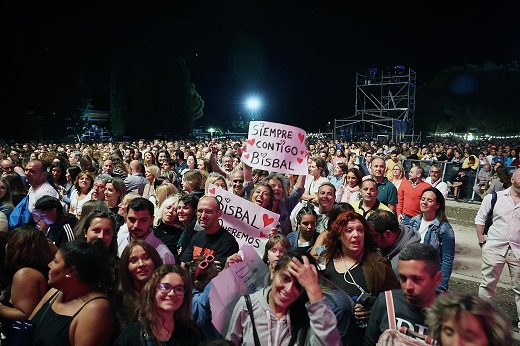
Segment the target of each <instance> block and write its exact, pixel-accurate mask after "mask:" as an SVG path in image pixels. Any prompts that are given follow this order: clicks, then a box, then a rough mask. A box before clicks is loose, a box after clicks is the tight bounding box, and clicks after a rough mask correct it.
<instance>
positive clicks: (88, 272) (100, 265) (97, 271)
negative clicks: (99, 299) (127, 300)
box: [60, 239, 113, 292]
mask: <svg viewBox="0 0 520 346" xmlns="http://www.w3.org/2000/svg"><path fill="white" fill-rule="evenodd" d="M60 253H61V256H62V257H63V260H64V262H65V267H66V268H72V267H74V268H75V269H76V273H77V274H78V277H79V279H80V280H81V281H82V282H83V283H84V284H86V285H88V286H90V287H91V288H92V289H93V290H97V291H103V292H104V291H108V290H109V289H110V287H111V286H112V282H113V273H112V268H113V266H112V265H111V260H110V255H109V253H108V248H107V247H106V245H105V243H104V242H103V240H101V239H95V240H93V241H91V242H90V243H87V242H85V241H83V240H72V241H68V242H65V243H63V244H61V246H60Z"/></svg>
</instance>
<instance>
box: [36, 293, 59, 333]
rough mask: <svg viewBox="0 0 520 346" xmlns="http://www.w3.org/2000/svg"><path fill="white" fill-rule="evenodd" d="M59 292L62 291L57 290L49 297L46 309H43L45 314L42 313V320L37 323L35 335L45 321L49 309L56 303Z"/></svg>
mask: <svg viewBox="0 0 520 346" xmlns="http://www.w3.org/2000/svg"><path fill="white" fill-rule="evenodd" d="M58 293H60V291H58V290H57V291H56V292H54V293H53V294H52V296H51V297H50V298H49V299H47V303H48V304H47V306H46V307H45V310H43V314H42V317H41V318H40V320H39V321H38V323H36V327H35V328H34V335H36V334H37V333H38V329H40V326H41V324H42V322H43V319H44V318H45V315H46V314H47V311H49V309H50V307H51V305H52V303H54V301H55V300H56V297H57V296H58Z"/></svg>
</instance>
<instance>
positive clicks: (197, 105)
mask: <svg viewBox="0 0 520 346" xmlns="http://www.w3.org/2000/svg"><path fill="white" fill-rule="evenodd" d="M190 79H191V76H190V72H189V70H188V67H187V65H186V61H185V60H184V58H183V57H180V56H179V57H176V58H175V59H174V61H173V62H172V64H171V65H170V67H169V69H168V70H167V71H166V73H165V75H164V79H163V81H162V87H161V88H160V90H159V93H158V94H159V95H160V101H159V104H160V106H161V109H160V110H159V113H160V114H159V119H160V120H162V121H164V122H161V123H162V124H172V125H173V127H172V128H171V131H172V132H174V133H176V134H179V135H181V136H185V135H189V134H190V133H191V131H192V129H193V125H194V122H195V120H196V119H198V118H200V117H202V115H203V114H204V101H203V100H202V97H201V96H200V95H199V94H198V93H197V91H196V89H195V85H194V84H193V83H191V81H190ZM161 132H165V131H161Z"/></svg>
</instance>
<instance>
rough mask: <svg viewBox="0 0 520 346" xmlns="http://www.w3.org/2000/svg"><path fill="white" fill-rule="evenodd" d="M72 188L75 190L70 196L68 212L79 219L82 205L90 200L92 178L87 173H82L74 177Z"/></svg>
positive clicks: (92, 184)
mask: <svg viewBox="0 0 520 346" xmlns="http://www.w3.org/2000/svg"><path fill="white" fill-rule="evenodd" d="M74 187H75V188H76V189H75V190H74V192H72V194H71V196H70V208H69V212H70V213H71V214H73V215H76V216H77V217H78V218H79V217H80V216H81V208H83V204H85V202H87V201H90V200H91V199H92V192H93V191H94V190H93V187H94V177H93V176H92V174H91V173H90V172H89V171H83V172H81V173H80V174H78V176H77V177H76V180H75V181H74Z"/></svg>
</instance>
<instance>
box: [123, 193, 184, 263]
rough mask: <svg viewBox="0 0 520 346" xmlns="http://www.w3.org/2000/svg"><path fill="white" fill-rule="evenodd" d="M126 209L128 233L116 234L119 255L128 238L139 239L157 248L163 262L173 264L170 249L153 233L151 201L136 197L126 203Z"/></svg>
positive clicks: (173, 258)
mask: <svg viewBox="0 0 520 346" xmlns="http://www.w3.org/2000/svg"><path fill="white" fill-rule="evenodd" d="M127 209H128V211H127V216H126V225H127V226H128V233H125V234H120V235H118V239H117V244H118V249H117V252H118V254H119V256H121V254H122V253H123V250H124V249H125V247H126V245H128V243H129V242H130V240H133V239H141V240H144V241H146V242H147V243H148V244H150V245H152V246H153V247H154V248H155V249H156V250H157V252H158V253H159V256H161V259H162V261H163V264H174V263H175V257H173V254H172V253H171V251H170V250H169V249H168V247H167V246H166V245H165V244H164V243H163V242H162V241H161V240H160V239H159V238H157V237H156V236H155V235H154V233H153V229H152V225H153V219H154V217H153V212H154V206H153V203H152V202H150V201H149V200H147V199H146V198H143V197H136V198H134V199H133V200H132V201H130V203H128V207H127ZM120 236H121V237H124V239H120Z"/></svg>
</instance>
